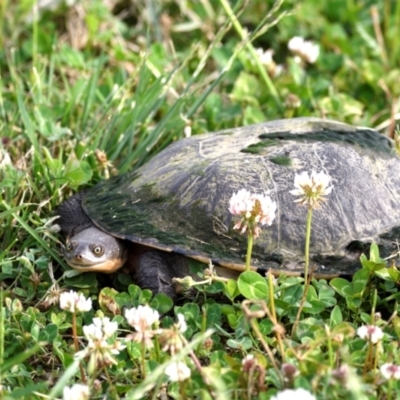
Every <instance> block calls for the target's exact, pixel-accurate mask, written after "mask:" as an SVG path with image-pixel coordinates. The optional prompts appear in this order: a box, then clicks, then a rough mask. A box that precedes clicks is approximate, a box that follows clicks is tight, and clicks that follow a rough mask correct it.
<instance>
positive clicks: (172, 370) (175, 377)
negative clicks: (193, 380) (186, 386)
mask: <svg viewBox="0 0 400 400" xmlns="http://www.w3.org/2000/svg"><path fill="white" fill-rule="evenodd" d="M165 374H166V375H168V377H169V380H170V381H172V382H181V381H184V380H186V379H188V378H190V375H191V372H190V368H189V367H188V366H187V365H186V364H185V363H183V362H182V361H179V362H177V363H172V364H170V365H168V367H167V368H165Z"/></svg>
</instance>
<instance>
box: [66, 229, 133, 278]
mask: <svg viewBox="0 0 400 400" xmlns="http://www.w3.org/2000/svg"><path fill="white" fill-rule="evenodd" d="M64 257H65V259H66V261H67V264H68V265H69V266H71V267H72V268H73V269H75V270H77V271H83V272H90V271H92V272H103V273H106V274H111V273H112V272H115V271H117V270H118V269H120V268H121V267H122V266H123V265H124V264H125V261H126V259H127V249H126V246H125V245H124V243H123V242H122V241H121V240H119V239H116V238H115V237H113V236H111V235H109V234H107V233H105V232H103V231H101V230H100V229H97V228H95V227H91V228H87V229H84V230H83V231H81V232H79V233H77V234H76V235H74V236H72V237H71V238H67V240H66V243H65V247H64Z"/></svg>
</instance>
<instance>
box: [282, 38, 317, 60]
mask: <svg viewBox="0 0 400 400" xmlns="http://www.w3.org/2000/svg"><path fill="white" fill-rule="evenodd" d="M288 49H289V50H290V51H291V52H292V53H294V54H295V55H297V56H298V57H300V59H301V60H304V61H307V62H308V63H310V64H313V63H315V61H317V58H318V56H319V46H318V45H317V44H315V43H314V42H311V41H310V40H304V39H303V38H302V37H300V36H295V37H293V38H291V39H290V40H289V43H288Z"/></svg>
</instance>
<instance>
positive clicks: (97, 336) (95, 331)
mask: <svg viewBox="0 0 400 400" xmlns="http://www.w3.org/2000/svg"><path fill="white" fill-rule="evenodd" d="M82 329H83V333H84V335H85V337H86V339H87V340H107V339H109V338H110V337H111V336H112V335H114V333H115V332H116V331H117V330H118V323H117V322H111V321H110V318H108V317H104V318H93V324H91V325H86V326H84V327H83V328H82Z"/></svg>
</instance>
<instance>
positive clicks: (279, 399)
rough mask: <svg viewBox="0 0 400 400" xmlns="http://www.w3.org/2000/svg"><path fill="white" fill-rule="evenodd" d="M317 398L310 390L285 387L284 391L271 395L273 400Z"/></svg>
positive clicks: (308, 399) (309, 399) (313, 399)
mask: <svg viewBox="0 0 400 400" xmlns="http://www.w3.org/2000/svg"><path fill="white" fill-rule="evenodd" d="M294 399H296V400H317V398H316V397H315V396H314V395H313V394H311V393H310V392H309V391H307V390H305V389H302V388H299V389H285V390H283V391H282V392H278V393H277V394H276V395H275V396H272V397H271V400H294Z"/></svg>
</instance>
